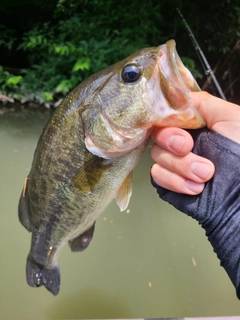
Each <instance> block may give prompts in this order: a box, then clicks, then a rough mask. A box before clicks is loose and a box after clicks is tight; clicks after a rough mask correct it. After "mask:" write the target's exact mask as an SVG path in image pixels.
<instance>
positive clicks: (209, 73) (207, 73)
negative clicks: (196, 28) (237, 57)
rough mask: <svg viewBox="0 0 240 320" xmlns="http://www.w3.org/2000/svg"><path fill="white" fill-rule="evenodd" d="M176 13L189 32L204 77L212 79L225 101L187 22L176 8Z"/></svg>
mask: <svg viewBox="0 0 240 320" xmlns="http://www.w3.org/2000/svg"><path fill="white" fill-rule="evenodd" d="M177 12H178V14H179V15H180V17H181V19H182V21H183V23H184V25H185V27H186V29H187V30H188V32H189V37H190V38H191V40H192V42H193V45H194V47H195V50H196V51H197V54H198V57H199V60H200V61H201V64H202V66H203V69H204V72H205V75H206V76H207V79H208V80H209V78H208V76H209V75H210V76H211V77H212V80H213V82H214V84H215V86H216V88H217V90H218V93H219V95H220V97H221V98H222V99H224V100H227V99H226V97H225V95H224V93H223V91H222V89H221V87H220V85H219V83H218V81H217V79H216V77H215V74H214V73H213V71H212V69H211V67H210V65H209V63H208V61H207V59H206V57H205V55H204V53H203V52H202V49H201V48H200V46H199V44H198V42H197V40H196V39H195V37H194V34H193V32H192V30H191V29H190V27H189V25H188V23H187V21H186V20H185V18H184V16H183V15H182V13H181V11H180V9H178V8H177Z"/></svg>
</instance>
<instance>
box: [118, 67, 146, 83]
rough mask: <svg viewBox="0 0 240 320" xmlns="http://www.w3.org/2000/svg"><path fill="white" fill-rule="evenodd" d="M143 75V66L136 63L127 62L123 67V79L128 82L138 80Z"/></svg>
mask: <svg viewBox="0 0 240 320" xmlns="http://www.w3.org/2000/svg"><path fill="white" fill-rule="evenodd" d="M141 75H142V70H141V68H140V67H139V66H138V65H136V64H127V65H126V66H125V67H124V68H123V69H122V79H123V81H125V82H127V83H132V82H136V81H137V80H138V79H139V78H140V77H141Z"/></svg>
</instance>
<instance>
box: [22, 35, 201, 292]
mask: <svg viewBox="0 0 240 320" xmlns="http://www.w3.org/2000/svg"><path fill="white" fill-rule="evenodd" d="M199 90H200V89H199V87H198V85H197V83H196V81H195V80H194V78H193V77H192V75H191V73H190V72H189V71H188V70H187V69H186V68H185V67H184V65H183V63H182V62H181V60H180V58H179V56H178V54H177V52H176V49H175V42H174V40H170V41H168V42H167V43H166V44H164V45H160V46H159V47H156V48H147V49H143V50H140V51H138V52H136V53H134V54H132V55H131V56H129V57H128V58H126V59H124V60H122V61H120V62H118V63H116V64H114V65H112V66H110V67H108V68H106V69H104V70H102V71H100V72H98V73H96V74H94V75H92V76H90V77H89V78H88V79H86V80H85V81H83V82H82V83H81V84H80V85H79V86H78V87H76V88H75V89H74V90H73V91H72V92H71V93H70V94H69V95H68V96H67V97H66V98H65V99H64V100H63V101H62V103H61V104H60V106H59V107H58V108H57V109H56V110H55V112H54V113H53V115H52V117H51V118H50V120H49V121H48V123H47V125H46V127H45V129H44V130H43V133H42V135H41V137H40V139H39V142H38V145H37V148H36V151H35V154H34V159H33V163H32V168H31V171H30V173H29V175H28V177H27V179H26V181H25V184H24V188H23V191H22V195H21V198H20V202H19V219H20V221H21V223H22V224H23V226H24V227H25V228H26V229H27V230H28V231H29V232H31V233H32V241H31V249H30V253H29V255H28V258H27V267H26V275H27V282H28V284H29V285H30V286H32V287H39V286H42V285H44V286H45V287H46V288H47V289H48V290H49V291H50V292H52V293H53V294H54V295H57V294H58V292H59V288H60V273H59V267H58V255H59V253H60V250H61V248H62V246H63V245H64V244H65V243H66V242H68V243H69V245H70V248H71V250H72V251H82V250H84V249H85V248H87V246H88V245H89V243H90V241H91V239H92V236H93V232H94V226H95V221H96V219H97V217H98V216H99V215H100V214H101V213H102V212H103V211H104V209H105V208H106V207H107V205H108V204H109V203H110V202H111V200H112V199H113V198H116V201H117V204H118V206H119V208H120V210H125V209H126V208H127V206H128V203H129V199H130V197H131V192H132V171H133V169H134V168H135V166H136V165H137V163H138V162H139V160H140V158H141V156H142V155H143V152H144V150H145V149H146V147H147V145H148V142H149V139H150V134H151V132H152V130H153V128H154V127H155V126H161V127H162V126H175V127H181V128H199V127H202V126H204V125H205V123H204V121H203V119H202V118H201V117H200V115H199V114H198V112H197V111H196V110H195V108H194V106H193V104H192V102H191V99H190V96H189V92H190V91H199Z"/></svg>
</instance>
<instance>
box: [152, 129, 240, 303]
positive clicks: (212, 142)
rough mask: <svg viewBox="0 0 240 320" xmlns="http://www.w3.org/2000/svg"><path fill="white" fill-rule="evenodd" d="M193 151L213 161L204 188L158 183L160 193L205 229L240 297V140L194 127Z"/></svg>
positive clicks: (164, 198)
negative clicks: (177, 188) (186, 189)
mask: <svg viewBox="0 0 240 320" xmlns="http://www.w3.org/2000/svg"><path fill="white" fill-rule="evenodd" d="M191 133H192V134H193V137H194V140H195V145H194V149H193V152H194V153H196V154H198V155H200V156H203V157H205V158H208V159H209V160H211V161H212V162H213V163H214V164H215V170H216V171H215V174H214V176H213V178H212V179H211V180H210V181H209V182H207V183H206V185H205V188H204V190H203V192H202V193H201V194H200V195H197V196H189V195H183V194H178V193H175V192H171V191H168V190H166V189H163V188H161V187H159V186H156V184H154V185H155V187H156V188H157V191H158V194H159V196H160V197H161V198H162V199H163V200H165V201H167V202H169V203H170V204H172V205H174V206H175V207H176V208H177V209H179V210H180V211H183V212H185V213H186V214H188V215H190V216H192V217H193V218H195V219H196V220H198V222H199V223H200V224H201V225H202V227H203V228H204V229H205V230H206V235H207V236H208V239H209V241H210V242H211V244H212V246H213V248H214V251H215V252H216V253H217V256H218V258H219V259H220V261H221V265H222V266H223V267H224V268H225V270H226V272H227V273H228V275H229V277H230V278H231V280H232V282H233V284H234V286H235V287H236V289H237V295H238V298H240V144H237V143H235V142H233V141H231V140H229V139H227V138H225V137H223V136H221V135H219V134H217V133H216V132H214V131H209V130H208V129H204V130H194V131H192V132H191Z"/></svg>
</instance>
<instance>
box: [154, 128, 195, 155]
mask: <svg viewBox="0 0 240 320" xmlns="http://www.w3.org/2000/svg"><path fill="white" fill-rule="evenodd" d="M152 140H153V141H154V142H155V143H156V144H157V145H159V146H160V147H161V148H163V149H165V150H168V151H170V152H172V153H173V154H175V155H178V156H184V155H186V154H188V153H189V152H190V151H191V150H192V148H193V139H192V137H191V135H190V134H189V133H188V132H187V131H185V130H183V129H180V128H174V127H170V128H161V129H159V128H155V129H154V131H153V133H152Z"/></svg>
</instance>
